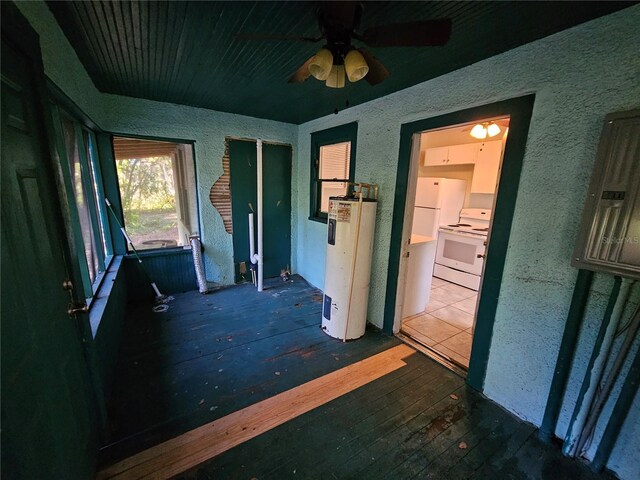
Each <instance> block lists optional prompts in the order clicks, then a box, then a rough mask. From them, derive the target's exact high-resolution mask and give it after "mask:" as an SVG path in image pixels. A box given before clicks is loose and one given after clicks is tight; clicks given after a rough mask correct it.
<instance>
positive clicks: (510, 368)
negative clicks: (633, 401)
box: [294, 6, 640, 478]
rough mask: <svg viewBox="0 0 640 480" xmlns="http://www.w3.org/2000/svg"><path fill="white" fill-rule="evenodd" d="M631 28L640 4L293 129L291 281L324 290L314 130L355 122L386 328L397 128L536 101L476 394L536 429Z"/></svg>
mask: <svg viewBox="0 0 640 480" xmlns="http://www.w3.org/2000/svg"><path fill="white" fill-rule="evenodd" d="M639 24H640V7H638V6H634V7H631V8H628V9H625V10H623V11H621V12H618V13H615V14H613V15H609V16H606V17H602V18H600V19H596V20H594V21H591V22H588V23H585V24H582V25H579V26H577V27H574V28H572V29H569V30H566V31H564V32H560V33H558V34H555V35H552V36H549V37H547V38H543V39H541V40H539V41H536V42H534V43H531V44H528V45H524V46H522V47H519V48H517V49H514V50H511V51H509V52H506V53H504V54H501V55H497V56H495V57H492V58H489V59H486V60H484V61H481V62H479V63H476V64H474V65H470V66H468V67H465V68H463V69H460V70H457V71H455V72H452V73H450V74H447V75H444V76H441V77H438V78H435V79H433V80H430V81H428V82H424V83H421V84H419V85H416V86H415V87H411V88H408V89H406V90H403V91H400V92H397V93H394V94H391V95H388V96H386V97H383V98H380V99H378V100H375V101H372V102H369V103H366V104H363V105H359V106H356V107H353V108H351V109H347V110H345V111H342V112H340V113H339V114H337V115H331V116H327V117H323V118H321V119H317V120H314V121H311V122H308V123H305V124H303V125H300V127H299V130H298V165H297V169H296V170H297V174H298V177H297V184H298V192H297V193H298V196H297V198H295V199H294V202H295V205H297V206H296V207H294V208H295V210H297V212H298V219H297V225H296V226H297V232H295V234H296V235H297V240H296V242H294V245H295V247H296V251H295V252H294V255H296V256H297V262H296V267H297V271H298V273H300V274H301V275H302V276H303V277H305V278H306V279H307V280H308V281H309V282H311V283H312V284H314V285H316V286H318V287H320V288H322V286H323V282H324V261H325V257H324V255H325V245H324V244H325V231H326V225H324V224H320V223H316V222H313V221H309V220H308V219H307V216H308V212H309V165H310V160H309V151H310V134H311V133H312V132H315V131H318V130H323V129H326V128H330V127H334V126H337V125H341V124H345V123H349V122H354V121H357V122H358V151H357V152H356V175H355V179H356V181H363V182H372V183H378V184H379V185H380V203H379V206H378V213H377V218H376V239H375V247H374V256H373V267H372V276H371V291H370V295H369V321H371V322H372V323H374V324H375V325H377V326H382V321H383V307H384V298H385V295H384V294H385V288H386V272H387V267H388V265H387V263H388V255H389V240H390V232H391V216H392V211H393V199H394V188H395V174H396V167H397V162H398V150H399V139H400V126H401V124H403V123H407V122H411V121H414V120H419V119H423V118H428V117H434V116H437V115H441V114H444V113H448V112H453V111H457V110H462V109H465V108H469V107H473V106H478V105H485V104H489V103H492V102H496V101H500V100H503V99H508V98H513V97H518V96H522V95H525V94H528V93H535V95H536V100H535V104H534V110H533V116H532V120H531V127H530V130H529V137H528V141H527V147H526V153H525V157H524V163H523V170H522V176H521V179H520V183H519V193H518V198H517V202H516V207H515V215H514V220H513V226H512V230H511V237H510V246H509V250H508V252H507V257H506V264H505V270H504V276H503V283H502V288H501V292H500V298H499V303H498V309H497V313H496V321H495V325H494V332H493V339H492V343H491V350H490V356H489V364H488V370H487V376H486V382H485V388H484V391H485V393H486V395H488V396H489V397H490V398H492V399H494V400H495V401H497V402H498V403H500V404H501V405H503V406H504V407H506V408H507V409H509V410H511V411H512V412H514V413H516V414H517V415H519V416H520V417H522V418H524V419H526V420H528V421H530V422H532V423H534V424H537V425H539V424H540V421H541V419H542V415H543V412H544V406H545V404H546V399H547V393H548V391H549V386H550V383H551V375H552V373H553V368H554V364H555V360H556V356H557V353H558V349H559V344H560V339H561V337H562V331H563V328H564V324H565V320H566V315H567V311H568V308H569V304H570V300H571V293H572V289H573V284H574V281H575V278H576V270H575V269H574V268H572V267H571V265H570V258H571V254H572V249H573V244H574V240H575V237H576V233H577V228H578V222H579V219H580V214H581V211H582V204H583V201H584V198H585V195H586V191H587V185H588V182H589V178H590V175H591V170H592V167H593V163H594V160H595V152H596V147H597V144H598V139H599V135H600V131H601V128H602V122H603V120H604V116H605V115H606V114H607V113H609V112H614V111H621V110H629V109H632V108H638V107H639V106H640V56H638V52H639V51H640V37H639V36H638V35H637V27H638V25H639ZM392 74H393V72H392ZM611 283H612V279H611V278H610V277H607V276H605V275H598V276H597V279H596V282H595V285H594V294H593V295H592V297H593V298H592V301H591V305H590V308H589V311H588V315H587V319H586V322H585V327H584V329H583V331H582V334H581V340H580V345H579V350H578V354H577V361H576V368H575V369H574V371H573V374H572V377H571V380H570V385H569V388H570V389H569V392H568V394H567V396H566V397H565V404H564V406H563V410H562V415H561V419H560V422H559V424H558V430H557V433H558V434H559V435H560V436H564V430H565V429H566V425H567V422H568V417H569V416H570V415H571V412H572V409H573V403H574V402H575V398H576V396H577V392H578V390H579V384H580V382H581V381H582V373H583V372H584V368H585V366H586V363H587V360H586V358H588V355H589V354H590V349H591V346H592V345H593V341H594V338H595V334H596V327H597V324H598V322H599V319H600V318H601V315H602V312H603V309H604V307H603V297H606V296H608V293H609V289H610V285H611ZM634 295H635V297H634V302H637V301H638V300H637V299H638V294H637V293H636V294H634ZM615 395H617V393H616V392H614V396H613V397H614V398H615ZM605 418H606V412H605ZM630 418H631V417H630ZM632 418H635V419H637V418H638V416H637V415H636V416H635V417H632ZM639 439H640V428H639V426H638V423H637V420H636V423H635V424H629V422H627V425H625V429H623V432H622V435H621V437H620V440H619V441H618V444H619V445H624V444H627V445H628V444H629V443H631V444H632V445H634V446H635V448H640V445H639V442H640V440H639ZM594 444H597V437H596V441H595V442H594ZM616 448H618V447H616ZM616 458H621V457H616ZM627 467H635V472H637V469H638V468H639V467H638V463H637V462H634V463H631V462H630V461H627V463H626V466H623V465H622V460H620V462H619V463H617V464H616V469H617V470H618V471H620V472H626V473H625V476H626V478H634V477H633V476H632V475H629V472H630V470H629V468H627ZM638 476H640V474H639V475H638ZM635 478H637V477H635Z"/></svg>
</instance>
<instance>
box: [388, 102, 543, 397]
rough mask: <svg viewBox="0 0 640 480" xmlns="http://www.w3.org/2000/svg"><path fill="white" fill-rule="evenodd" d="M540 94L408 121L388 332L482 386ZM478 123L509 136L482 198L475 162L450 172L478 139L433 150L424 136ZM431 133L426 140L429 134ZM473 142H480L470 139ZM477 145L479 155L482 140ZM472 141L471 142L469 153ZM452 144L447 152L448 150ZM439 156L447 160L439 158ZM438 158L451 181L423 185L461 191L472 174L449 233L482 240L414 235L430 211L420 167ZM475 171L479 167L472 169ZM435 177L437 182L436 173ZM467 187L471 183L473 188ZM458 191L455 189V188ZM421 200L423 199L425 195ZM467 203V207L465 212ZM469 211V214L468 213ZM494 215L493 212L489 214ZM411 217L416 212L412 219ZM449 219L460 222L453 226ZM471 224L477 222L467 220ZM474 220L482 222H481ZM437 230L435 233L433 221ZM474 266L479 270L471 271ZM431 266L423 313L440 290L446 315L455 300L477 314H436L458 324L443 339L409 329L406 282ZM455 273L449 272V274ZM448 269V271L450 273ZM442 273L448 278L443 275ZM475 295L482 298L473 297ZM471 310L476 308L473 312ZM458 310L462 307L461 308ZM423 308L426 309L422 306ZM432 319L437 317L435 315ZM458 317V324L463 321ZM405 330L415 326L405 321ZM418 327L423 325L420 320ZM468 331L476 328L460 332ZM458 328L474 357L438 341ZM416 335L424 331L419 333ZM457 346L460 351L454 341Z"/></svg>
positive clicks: (391, 254) (395, 220)
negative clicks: (424, 206)
mask: <svg viewBox="0 0 640 480" xmlns="http://www.w3.org/2000/svg"><path fill="white" fill-rule="evenodd" d="M534 100H535V96H534V95H526V96H523V97H518V98H513V99H509V100H504V101H500V102H496V103H493V104H489V105H484V106H480V107H473V108H469V109H466V110H460V111H456V112H452V113H448V114H444V115H440V116H437V117H432V118H427V119H423V120H418V121H414V122H411V123H407V124H403V125H402V127H401V132H400V151H399V158H398V170H397V175H396V191H395V198H396V201H395V203H394V208H393V217H392V229H391V245H390V249H389V264H388V273H387V287H386V297H385V310H384V323H383V328H384V331H386V332H387V333H390V334H392V333H393V334H396V335H398V336H402V337H403V338H404V339H405V340H406V341H407V342H410V343H412V344H413V345H415V346H417V347H419V348H420V349H422V350H423V351H425V352H426V353H428V354H430V355H432V356H433V357H434V358H436V359H437V360H438V361H441V362H442V363H444V364H446V365H447V366H449V367H450V368H451V369H452V370H454V371H457V372H459V373H461V374H465V373H466V381H467V383H468V384H469V385H470V386H471V387H473V388H475V389H477V390H482V388H483V384H484V378H485V374H486V370H487V362H488V358H489V348H490V345H491V337H492V334H493V325H494V321H495V314H496V309H497V305H498V298H499V295H500V287H501V282H502V273H503V270H504V264H505V258H506V253H507V248H508V245H509V235H510V231H511V223H512V220H513V214H514V210H515V202H516V198H517V193H518V184H519V179H520V173H521V171H522V161H523V158H524V152H525V145H526V141H527V136H528V131H529V124H530V122H531V115H532V111H533V104H534ZM492 121H493V122H494V123H493V124H492V123H491V122H492ZM505 121H508V123H506V124H505V125H502V126H501V125H500V122H503V123H505ZM476 124H480V126H479V127H478V128H477V129H476V131H475V132H474V133H477V132H478V130H481V129H483V130H486V137H485V138H483V139H478V140H483V141H485V143H487V142H489V141H492V140H493V137H492V136H490V135H489V127H490V126H491V129H492V133H494V132H496V127H495V126H493V125H494V124H496V125H497V126H498V127H499V128H500V132H498V134H497V135H493V136H494V137H498V138H499V139H500V140H501V141H502V146H501V147H502V150H501V152H500V153H501V157H502V163H501V164H499V166H498V174H497V176H496V180H495V184H496V185H497V187H496V190H495V192H493V193H491V192H489V193H486V192H485V193H482V190H481V188H482V187H480V184H485V185H490V184H491V182H490V181H489V180H488V178H489V177H488V176H486V177H484V178H483V176H480V177H478V178H476V181H475V187H474V188H475V189H476V191H477V192H478V194H479V195H480V196H479V197H478V198H477V199H476V200H478V202H475V201H474V202H473V203H471V191H470V189H471V186H470V184H469V180H470V182H471V183H474V182H473V170H470V172H466V174H467V177H466V180H465V178H464V177H463V178H448V176H449V177H451V176H452V174H451V170H453V169H457V168H461V167H460V165H467V164H468V160H464V158H465V156H467V157H468V155H469V150H471V149H472V147H470V146H466V147H465V146H464V145H465V144H463V143H456V144H451V143H450V144H448V145H445V144H441V145H438V144H436V143H432V144H431V145H428V147H429V148H432V149H433V150H432V151H430V152H427V151H426V147H427V144H426V143H425V144H424V147H421V144H422V143H423V142H422V141H423V138H422V135H423V134H428V133H435V132H438V131H445V130H447V129H451V127H455V128H458V129H459V130H460V131H459V132H458V134H460V133H466V134H467V135H469V136H470V135H471V131H472V129H474V127H476ZM507 128H508V134H507V135H506V141H504V140H505V139H503V138H501V137H500V135H504V134H505V130H506V129H507ZM467 129H468V130H467ZM462 130H466V132H462ZM449 133H451V132H449ZM480 135H482V133H480ZM424 140H425V141H426V140H428V138H426V139H424ZM469 143H473V142H472V141H469ZM480 143H482V142H480ZM452 145H459V146H458V147H456V148H453V151H452V152H451V155H449V149H450V147H451V146H452ZM445 147H446V148H445ZM438 148H441V150H439V151H438V150H437V149H438ZM475 148H476V153H475V155H476V160H477V158H478V157H477V155H478V151H477V148H478V147H475ZM466 149H469V150H467V151H466V153H465V150H466ZM445 150H446V156H443V153H444V151H445ZM486 153H487V152H484V151H483V153H482V156H481V159H482V158H484V157H485V156H486V155H485V154H486ZM493 158H495V157H493ZM438 159H439V162H440V163H438ZM461 159H462V160H461ZM421 163H422V165H421ZM436 165H440V166H441V168H440V170H441V171H440V173H438V175H439V176H437V177H433V178H436V179H445V180H444V183H448V184H450V185H442V184H440V182H439V181H438V183H439V184H438V185H437V186H436V185H432V186H431V187H428V186H424V185H423V187H422V188H421V191H423V192H424V191H425V189H427V190H429V189H433V188H435V189H436V190H439V191H440V192H445V191H447V192H455V191H456V190H457V189H459V188H460V187H459V186H456V185H455V184H456V183H457V182H456V180H465V187H464V190H465V196H464V198H465V200H463V202H462V205H460V207H459V211H458V218H457V219H456V220H455V221H452V222H451V223H447V224H444V225H445V227H448V228H450V229H451V230H450V231H448V232H444V233H445V236H446V234H451V233H453V234H457V233H462V234H469V238H470V239H475V240H476V242H475V245H473V244H471V245H468V244H467V243H468V242H466V237H465V242H460V241H455V240H459V239H460V238H462V237H459V238H457V239H456V238H455V237H454V238H453V239H449V240H451V241H447V242H444V241H443V242H438V238H435V240H433V239H432V240H431V241H427V240H428V239H420V238H417V239H415V240H416V241H412V238H411V237H412V233H413V227H414V224H413V223H414V216H415V217H416V218H418V221H420V219H421V218H424V217H425V214H424V212H423V213H422V215H414V214H415V210H416V208H415V207H416V194H418V193H419V192H418V180H419V178H420V175H419V173H420V169H421V168H422V169H423V170H426V169H428V168H429V167H435V166H436ZM456 165H457V166H456ZM442 167H444V168H442ZM475 167H476V165H475V162H473V167H471V168H472V169H475ZM464 168H468V167H464ZM494 168H495V167H494ZM424 173H425V177H424V178H428V177H426V174H428V171H426V172H424ZM469 173H471V176H470V177H469ZM430 181H431V182H433V179H432V180H430ZM422 182H423V183H424V182H428V181H427V180H422ZM467 187H468V188H469V191H468V192H467ZM432 193H433V192H432ZM429 195H431V194H427V197H428V196H429ZM435 195H436V196H438V195H440V197H438V198H439V200H438V201H439V202H440V208H444V207H450V206H451V202H445V203H442V198H444V197H442V196H441V195H443V194H442V193H440V194H438V193H436V194H435ZM445 195H449V194H445ZM453 195H454V196H455V194H453ZM423 200H424V199H423ZM418 201H421V200H420V199H418ZM465 202H466V203H465ZM463 210H465V211H464V212H463ZM405 214H407V215H405ZM454 214H455V209H454ZM427 216H428V215H427ZM461 216H462V217H463V218H461ZM487 216H488V218H489V220H487ZM406 217H408V219H407V218H406ZM423 225H424V224H423ZM435 225H437V234H436V235H435V236H436V237H438V236H439V235H440V234H441V233H443V232H441V231H440V228H441V227H440V225H441V223H440V220H438V221H437V222H435V223H432V227H433V226H435ZM449 225H452V226H451V227H449ZM466 225H469V226H468V227H467V226H466ZM474 228H475V229H482V230H474ZM485 228H486V229H487V230H486V232H484V233H485V234H486V236H487V238H486V240H484V239H482V240H481V241H480V242H478V241H477V240H478V237H482V233H483V230H484V229H485ZM464 229H467V230H468V229H470V231H461V230H464ZM431 232H432V233H433V229H432V230H431ZM416 234H417V235H422V236H425V237H429V236H431V237H433V236H434V235H428V234H425V233H424V231H423V232H422V233H421V232H419V231H418V232H416ZM471 235H474V236H471ZM421 240H422V241H421ZM443 240H444V237H443ZM485 241H486V243H487V244H486V245H484V242H485ZM439 243H440V245H439ZM420 244H427V245H429V247H425V246H424V245H423V248H424V249H426V250H428V253H426V254H425V253H424V252H423V254H422V255H420V254H417V253H416V252H413V251H412V250H415V249H417V248H420ZM438 249H440V259H441V261H440V262H438V263H439V264H440V265H441V267H440V268H439V269H438V270H439V272H437V274H438V275H440V276H436V277H435V278H438V279H439V280H437V281H435V282H433V278H434V275H433V274H434V273H435V272H436V268H435V267H436V256H437V255H438ZM483 249H484V250H483ZM478 255H480V257H478ZM454 257H455V258H454ZM477 260H482V262H481V263H478V262H477ZM461 261H463V263H466V264H467V266H466V267H465V268H464V269H462V268H460V266H461V264H460V262H461ZM455 262H458V263H455ZM421 263H422V264H421ZM430 264H431V265H433V270H430V269H429V265H430ZM410 265H412V269H409V268H408V267H409V266H410ZM467 267H469V268H467ZM467 269H468V270H472V271H465V270H467ZM425 272H426V273H425ZM429 272H431V279H432V281H431V284H430V285H428V287H429V288H428V289H427V290H426V292H427V294H426V295H425V291H424V290H423V291H422V292H421V293H422V295H423V297H424V296H426V297H427V299H426V301H425V309H424V311H423V313H422V315H424V316H425V318H427V319H429V318H430V317H427V316H426V315H427V314H428V315H430V316H431V317H433V315H431V312H427V311H426V310H427V305H429V304H430V303H432V302H433V300H438V298H439V299H440V300H441V304H433V303H432V305H431V307H434V306H435V307H439V308H438V309H437V310H443V309H445V310H443V311H441V312H440V315H441V317H442V316H445V315H446V313H447V311H448V312H449V313H451V311H452V310H451V308H455V309H457V310H460V311H461V312H463V313H466V314H467V315H469V316H470V317H471V321H470V322H469V317H468V316H466V317H465V316H462V317H456V318H454V317H452V316H449V317H448V318H446V319H445V318H440V317H436V318H440V320H443V321H444V322H445V323H447V324H448V325H450V326H452V327H454V328H456V330H452V331H451V332H452V333H454V334H453V335H451V336H447V337H446V338H443V335H440V337H439V338H437V339H434V338H432V337H428V338H430V341H425V339H424V338H423V339H421V340H422V341H420V339H418V340H416V339H412V338H411V337H409V336H408V335H406V334H403V333H402V332H401V329H402V327H403V319H408V318H407V317H410V316H411V315H408V313H407V311H404V304H405V286H406V285H407V284H409V285H411V284H415V282H416V280H415V279H416V278H418V277H420V276H425V275H426V276H427V277H428V276H429ZM447 275H449V276H448V277H447ZM443 276H444V277H445V278H443ZM451 277H453V278H451ZM440 280H443V281H445V282H447V283H441V282H440ZM451 284H453V285H451ZM432 288H433V291H432ZM438 289H442V291H441V292H438V293H434V292H435V291H436V290H438ZM460 289H465V290H460ZM432 295H433V296H432ZM474 296H475V299H474V298H473V297H474ZM407 300H410V299H407ZM420 301H422V300H420ZM448 302H450V303H448ZM454 304H458V306H456V307H452V305H454ZM447 307H450V308H447ZM465 309H466V311H465ZM470 312H473V314H472V313H470ZM454 313H456V312H455V311H454ZM416 315H420V313H419V311H418V313H417V314H416ZM460 318H463V320H464V322H461V321H460ZM412 323H413V324H414V325H413V326H414V327H416V324H417V323H419V322H412ZM432 323H434V322H433V321H432ZM456 323H457V324H458V326H456ZM407 326H408V327H409V328H411V324H407ZM429 326H430V325H429V322H428V321H425V322H423V327H425V328H426V329H428V328H429ZM445 328H446V327H445ZM405 330H407V329H406V328H405ZM414 331H417V330H416V329H415V328H414ZM463 332H464V333H466V334H467V335H468V336H465V335H459V334H460V333H463ZM431 335H432V336H436V333H434V331H433V330H432V331H431ZM457 335H459V336H458V338H456V339H455V341H456V342H457V341H459V340H461V339H462V338H465V339H466V340H467V341H466V349H467V350H466V351H468V349H469V342H468V340H469V337H470V343H471V348H470V353H469V354H468V355H469V356H468V361H466V362H463V361H460V358H456V357H455V356H454V355H452V354H450V353H449V354H448V355H447V354H445V355H442V354H440V353H436V352H435V351H434V350H433V348H432V347H434V346H435V345H437V344H443V346H444V347H447V346H449V347H451V346H452V345H453V343H454V340H450V341H449V342H447V340H449V339H451V338H455V337H456V336H457ZM415 336H416V337H417V335H415ZM437 340H439V341H437ZM445 342H446V343H445ZM425 343H427V344H428V343H431V345H425ZM461 343H462V342H461ZM449 349H450V350H451V351H453V349H451V348H449ZM441 350H444V349H441ZM465 364H466V365H465Z"/></svg>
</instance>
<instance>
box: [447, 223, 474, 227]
mask: <svg viewBox="0 0 640 480" xmlns="http://www.w3.org/2000/svg"><path fill="white" fill-rule="evenodd" d="M448 226H449V227H470V226H471V225H470V224H468V223H455V224H453V225H448Z"/></svg>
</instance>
